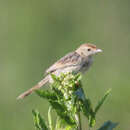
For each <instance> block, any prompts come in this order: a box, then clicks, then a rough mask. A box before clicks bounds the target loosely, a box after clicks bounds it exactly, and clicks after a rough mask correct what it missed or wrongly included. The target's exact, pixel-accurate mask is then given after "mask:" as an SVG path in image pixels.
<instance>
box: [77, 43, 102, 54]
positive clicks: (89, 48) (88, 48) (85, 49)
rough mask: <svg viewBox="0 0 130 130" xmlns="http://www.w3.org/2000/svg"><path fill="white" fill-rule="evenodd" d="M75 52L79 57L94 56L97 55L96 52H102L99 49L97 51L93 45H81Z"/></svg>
mask: <svg viewBox="0 0 130 130" xmlns="http://www.w3.org/2000/svg"><path fill="white" fill-rule="evenodd" d="M76 52H77V53H78V54H80V55H81V56H92V55H94V54H97V53H98V52H102V50H101V49H98V48H97V47H96V46H95V45H93V44H90V43H85V44H82V45H81V46H80V47H79V48H78V49H77V50H76Z"/></svg>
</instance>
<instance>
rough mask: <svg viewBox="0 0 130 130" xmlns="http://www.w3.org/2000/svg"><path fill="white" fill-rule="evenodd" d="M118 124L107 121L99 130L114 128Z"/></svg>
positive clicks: (111, 129)
mask: <svg viewBox="0 0 130 130" xmlns="http://www.w3.org/2000/svg"><path fill="white" fill-rule="evenodd" d="M117 125H118V123H113V122H111V121H107V122H105V123H104V124H103V125H102V126H101V127H100V128H99V129H98V130H113V128H115V127H116V126H117Z"/></svg>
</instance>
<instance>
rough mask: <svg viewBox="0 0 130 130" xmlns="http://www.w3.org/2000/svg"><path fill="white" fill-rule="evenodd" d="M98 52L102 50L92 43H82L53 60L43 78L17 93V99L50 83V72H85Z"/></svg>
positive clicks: (56, 73) (55, 73) (57, 73)
mask: <svg viewBox="0 0 130 130" xmlns="http://www.w3.org/2000/svg"><path fill="white" fill-rule="evenodd" d="M99 52H102V50H101V49H98V48H97V47H96V46H95V45H93V44H90V43H85V44H82V45H81V46H80V47H79V48H77V49H76V50H75V51H73V52H70V53H68V54H67V55H65V56H64V57H62V58H61V59H60V60H58V61H57V62H55V63H54V64H53V65H52V66H50V67H49V68H48V69H47V70H46V72H45V74H46V76H45V78H43V79H42V80H41V81H40V82H38V83H37V84H36V85H35V86H34V87H32V88H30V89H29V90H27V91H25V92H24V93H22V94H21V95H19V96H18V97H17V99H23V98H24V97H26V96H28V95H30V94H31V93H32V92H33V91H35V90H37V89H39V88H41V87H42V86H44V85H45V84H47V83H52V82H53V80H52V78H51V75H50V74H51V73H52V74H54V75H56V76H59V75H60V74H61V73H67V72H72V73H75V74H77V73H84V72H86V71H87V70H88V69H89V68H90V66H91V65H92V63H93V55H95V54H97V53H99Z"/></svg>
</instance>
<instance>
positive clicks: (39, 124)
mask: <svg viewBox="0 0 130 130" xmlns="http://www.w3.org/2000/svg"><path fill="white" fill-rule="evenodd" d="M32 114H33V119H34V125H35V127H36V128H37V129H39V130H48V127H47V125H46V123H45V121H44V120H43V118H42V117H41V115H40V113H39V112H38V111H36V110H32Z"/></svg>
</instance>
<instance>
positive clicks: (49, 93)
mask: <svg viewBox="0 0 130 130" xmlns="http://www.w3.org/2000/svg"><path fill="white" fill-rule="evenodd" d="M51 76H52V79H53V80H54V82H53V83H52V84H51V85H50V88H51V89H50V90H38V91H36V93H37V95H39V96H40V97H41V98H43V99H47V100H48V102H49V103H50V107H49V110H48V123H46V122H45V121H44V120H43V118H42V117H41V115H40V114H39V112H38V111H35V110H33V117H34V124H35V127H36V128H37V129H38V130H82V124H81V116H80V114H83V115H84V116H85V117H86V118H87V119H88V129H90V128H92V127H93V126H94V125H95V123H96V114H97V112H98V111H99V109H100V108H101V106H102V104H103V103H104V101H105V99H106V98H107V96H108V95H109V93H110V90H108V91H107V92H106V93H105V95H104V96H103V97H102V98H101V99H100V100H99V101H98V103H97V105H96V107H95V108H93V107H92V103H91V100H90V99H89V98H88V97H87V96H85V93H84V90H83V88H82V83H81V75H80V74H76V75H75V74H72V73H66V74H61V75H60V76H59V77H56V76H55V75H53V74H51ZM51 110H55V112H56V114H57V121H56V123H55V124H56V125H55V126H54V125H53V124H52V119H51ZM107 125H108V126H107V128H109V129H103V128H106V127H101V128H99V130H112V129H113V128H114V127H115V126H116V125H113V124H112V123H109V124H107ZM112 125H113V126H114V127H109V126H112ZM103 126H104V125H103ZM86 128H87V126H86ZM110 128H111V129H110Z"/></svg>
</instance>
